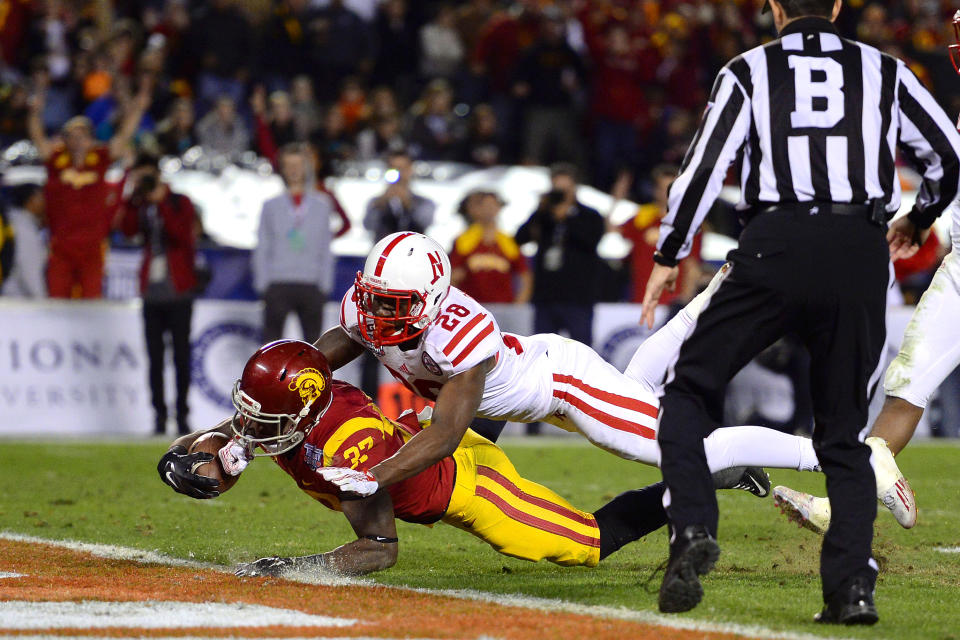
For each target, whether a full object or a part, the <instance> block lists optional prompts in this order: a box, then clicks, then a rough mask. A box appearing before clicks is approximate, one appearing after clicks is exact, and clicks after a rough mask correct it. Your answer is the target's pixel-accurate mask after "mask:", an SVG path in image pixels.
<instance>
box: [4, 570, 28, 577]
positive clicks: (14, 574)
mask: <svg viewBox="0 0 960 640" xmlns="http://www.w3.org/2000/svg"><path fill="white" fill-rule="evenodd" d="M23 576H24V574H22V573H13V572H12V571H0V579H2V578H22V577H23Z"/></svg>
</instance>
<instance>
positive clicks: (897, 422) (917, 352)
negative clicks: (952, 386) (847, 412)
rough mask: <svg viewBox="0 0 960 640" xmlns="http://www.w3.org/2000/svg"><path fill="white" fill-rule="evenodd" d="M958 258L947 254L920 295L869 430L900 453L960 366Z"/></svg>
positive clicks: (959, 261)
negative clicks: (932, 399) (933, 398)
mask: <svg viewBox="0 0 960 640" xmlns="http://www.w3.org/2000/svg"><path fill="white" fill-rule="evenodd" d="M958 326H960V256H958V255H957V254H956V252H955V251H954V252H951V253H949V254H947V257H946V258H944V259H943V263H942V264H941V265H940V267H939V268H938V269H937V272H936V273H935V274H934V276H933V280H932V281H931V282H930V286H929V287H928V288H927V290H926V291H925V292H924V294H923V296H921V298H920V302H919V303H918V304H917V308H916V310H915V311H914V313H913V317H912V318H911V319H910V323H909V324H908V325H907V328H906V331H905V332H904V334H903V342H902V343H901V345H900V352H899V353H898V354H897V357H896V358H895V359H894V361H893V362H891V363H890V366H889V368H888V369H887V375H886V377H885V380H884V390H885V391H886V394H887V401H886V402H885V403H884V406H883V410H882V411H881V412H880V415H879V416H878V417H877V420H876V422H875V423H874V425H873V429H872V430H871V432H870V435H871V436H877V437H879V438H883V439H884V440H886V442H887V444H888V446H889V447H890V451H891V452H892V453H893V454H894V455H896V454H898V453H900V451H901V450H902V449H903V448H904V447H905V446H906V445H907V443H908V442H909V441H910V438H911V437H912V436H913V432H914V431H916V428H917V424H919V422H920V417H921V416H922V415H923V410H924V408H926V406H927V402H928V401H929V400H930V396H931V395H932V394H933V392H934V391H935V390H936V388H937V387H939V386H940V384H941V383H942V382H943V381H944V379H945V378H946V377H947V376H948V375H950V373H951V372H952V371H953V370H954V369H956V368H957V366H958V365H960V340H958V339H957V335H956V334H957V331H956V328H957V327H958Z"/></svg>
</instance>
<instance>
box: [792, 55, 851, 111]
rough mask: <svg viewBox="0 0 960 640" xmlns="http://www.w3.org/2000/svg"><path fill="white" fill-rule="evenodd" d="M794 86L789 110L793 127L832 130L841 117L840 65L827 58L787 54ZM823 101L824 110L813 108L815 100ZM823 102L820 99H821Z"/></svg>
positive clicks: (841, 81) (841, 71)
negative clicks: (792, 108) (793, 95)
mask: <svg viewBox="0 0 960 640" xmlns="http://www.w3.org/2000/svg"><path fill="white" fill-rule="evenodd" d="M787 61H788V63H789V64H790V68H791V69H793V75H794V87H795V88H796V107H795V110H794V111H793V112H791V113H790V125H791V126H792V127H793V128H794V129H800V128H803V127H816V128H818V129H831V128H833V127H835V126H836V125H837V123H838V122H840V121H841V120H842V119H843V66H841V64H840V63H839V62H837V61H836V60H832V59H830V58H811V57H806V56H789V57H788V59H787ZM816 98H821V99H824V100H826V109H822V108H820V109H815V108H814V107H815V106H820V105H815V104H814V100H815V99H816ZM820 102H821V104H822V101H820Z"/></svg>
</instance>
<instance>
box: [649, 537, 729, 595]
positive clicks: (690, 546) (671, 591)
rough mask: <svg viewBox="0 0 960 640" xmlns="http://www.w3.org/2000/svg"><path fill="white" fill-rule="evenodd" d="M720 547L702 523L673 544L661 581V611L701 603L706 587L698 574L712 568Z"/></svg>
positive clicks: (706, 572) (709, 570) (705, 572)
mask: <svg viewBox="0 0 960 640" xmlns="http://www.w3.org/2000/svg"><path fill="white" fill-rule="evenodd" d="M719 557H720V546H719V545H718V544H717V541H716V540H714V539H713V536H711V535H710V533H709V532H707V528H706V527H704V526H702V525H691V526H689V527H687V528H686V529H684V530H683V533H681V534H680V536H679V537H678V538H677V539H676V540H675V541H674V542H673V544H671V545H670V560H669V562H667V570H666V573H664V575H663V582H662V583H661V584H660V601H659V604H660V611H661V612H662V613H680V612H682V611H690V609H693V608H694V607H695V606H697V605H698V604H700V599H701V598H703V587H701V586H700V579H699V577H698V576H702V575H706V574H708V573H710V572H711V571H712V570H713V565H714V564H715V563H716V562H717V558H719Z"/></svg>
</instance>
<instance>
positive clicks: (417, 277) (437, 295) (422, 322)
mask: <svg viewBox="0 0 960 640" xmlns="http://www.w3.org/2000/svg"><path fill="white" fill-rule="evenodd" d="M449 290H450V258H448V257H447V252H446V251H444V250H443V247H441V246H440V245H439V244H437V242H436V241H435V240H433V239H432V238H428V237H427V236H425V235H423V234H420V233H414V232H412V231H402V232H400V233H394V234H391V235H389V236H387V237H385V238H384V239H383V240H381V241H380V242H378V243H377V244H376V245H374V247H373V250H372V251H371V252H370V255H369V256H367V261H366V263H365V264H364V266H363V271H362V272H359V271H358V272H357V280H356V283H355V288H354V299H355V301H356V303H357V322H358V324H359V326H360V333H361V335H362V336H363V339H364V340H366V341H367V342H369V343H370V344H371V345H373V346H374V347H376V348H380V347H382V346H384V345H397V344H400V343H403V342H406V341H407V340H409V339H411V338H414V337H416V336H418V335H420V334H421V333H423V331H424V330H425V329H426V328H427V325H429V324H430V323H431V322H432V321H433V320H434V318H436V317H437V314H438V313H439V312H440V304H441V303H442V302H443V299H444V298H445V297H446V296H447V292H448V291H449Z"/></svg>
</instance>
